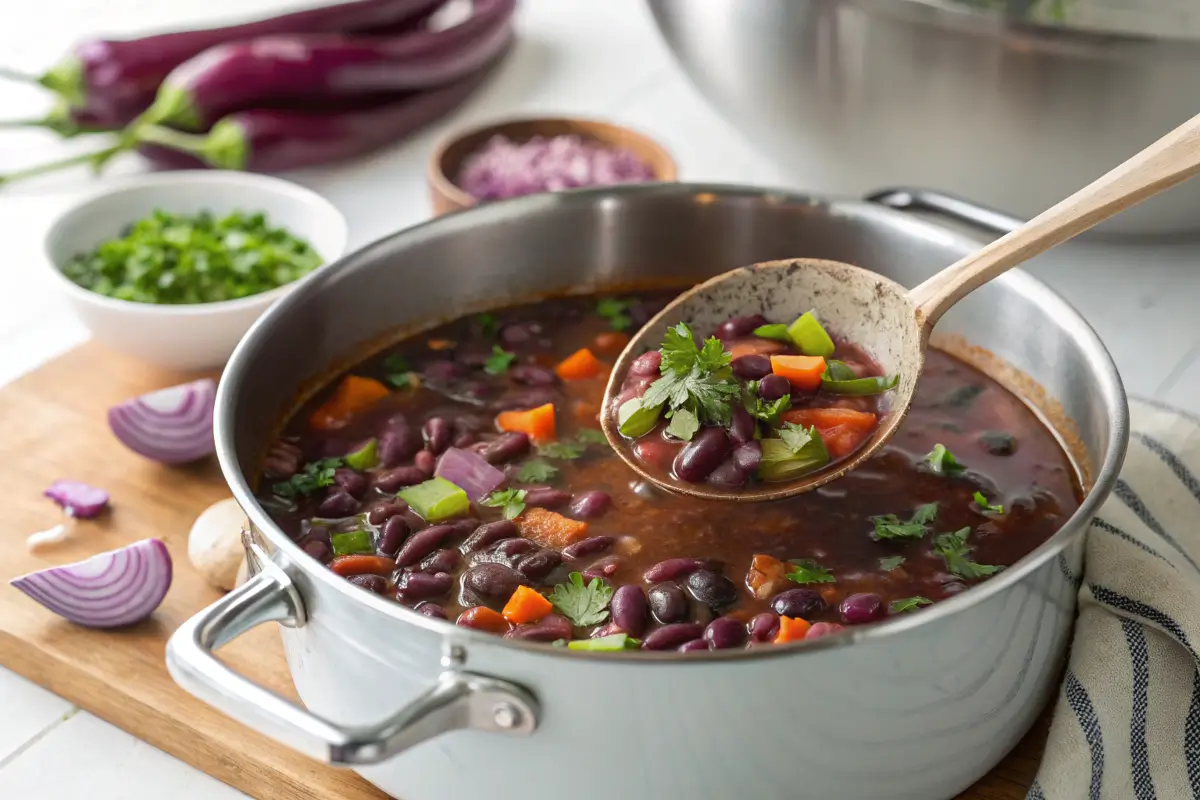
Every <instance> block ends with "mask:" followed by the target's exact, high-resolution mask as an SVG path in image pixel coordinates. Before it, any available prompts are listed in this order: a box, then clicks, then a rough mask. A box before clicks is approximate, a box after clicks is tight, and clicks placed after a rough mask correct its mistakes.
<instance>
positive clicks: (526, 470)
mask: <svg viewBox="0 0 1200 800" xmlns="http://www.w3.org/2000/svg"><path fill="white" fill-rule="evenodd" d="M557 474H558V467H556V466H554V465H553V464H551V463H550V462H549V461H546V460H545V459H541V458H534V459H530V460H529V461H526V462H525V463H524V464H522V465H521V468H520V469H519V470H517V478H516V480H517V483H548V482H549V481H551V480H553V479H554V476H555V475H557Z"/></svg>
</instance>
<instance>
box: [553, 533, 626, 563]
mask: <svg viewBox="0 0 1200 800" xmlns="http://www.w3.org/2000/svg"><path fill="white" fill-rule="evenodd" d="M616 541H617V537H615V536H591V537H588V538H587V539H581V540H580V541H578V542H576V543H575V544H569V545H567V546H566V547H564V548H563V551H562V554H563V555H564V556H566V557H567V558H585V557H587V556H594V555H596V554H597V553H603V552H604V551H605V550H607V549H609V548H610V547H612V546H613V545H614V544H616Z"/></svg>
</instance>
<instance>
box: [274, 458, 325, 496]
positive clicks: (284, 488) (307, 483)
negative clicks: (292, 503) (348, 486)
mask: <svg viewBox="0 0 1200 800" xmlns="http://www.w3.org/2000/svg"><path fill="white" fill-rule="evenodd" d="M341 465H342V460H341V459H340V458H322V459H320V460H319V461H311V462H309V463H308V464H305V465H304V469H302V470H300V471H299V472H297V473H296V474H295V475H293V476H292V477H290V478H288V479H287V480H286V481H283V482H282V483H277V484H275V485H274V486H272V487H271V491H273V492H274V493H275V494H277V495H279V496H280V497H286V498H288V499H289V500H295V499H296V498H297V497H299V496H300V495H304V494H312V493H313V492H315V491H316V490H317V489H322V488H324V487H326V486H332V485H333V473H334V471H335V470H336V469H337V468H338V467H340V466H341Z"/></svg>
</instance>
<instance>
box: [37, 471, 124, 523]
mask: <svg viewBox="0 0 1200 800" xmlns="http://www.w3.org/2000/svg"><path fill="white" fill-rule="evenodd" d="M42 494H43V495H45V496H46V497H49V498H50V499H51V500H53V501H54V502H56V503H58V504H59V505H60V506H62V507H63V508H64V509H65V510H66V512H67V513H68V514H70V515H71V516H72V517H78V518H79V519H91V518H92V517H95V516H99V514H100V512H102V511H103V510H104V509H105V508H107V507H108V492H106V491H104V490H103V489H99V488H97V487H95V486H89V485H88V484H86V483H82V482H80V481H68V480H57V481H55V482H54V483H52V484H50V488H48V489H46V491H44V492H42Z"/></svg>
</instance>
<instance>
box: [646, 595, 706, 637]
mask: <svg viewBox="0 0 1200 800" xmlns="http://www.w3.org/2000/svg"><path fill="white" fill-rule="evenodd" d="M649 596H650V600H649V605H650V611H651V613H653V614H654V618H655V619H657V620H658V621H659V622H661V623H663V624H669V623H672V622H682V621H683V620H685V619H687V618H688V616H689V612H690V611H691V608H690V604H689V603H688V599H687V595H685V594H684V593H683V589H680V588H679V584H677V583H660V584H658V585H657V586H653V587H651V588H650V592H649ZM697 635H699V634H697ZM692 638H695V637H692Z"/></svg>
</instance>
